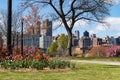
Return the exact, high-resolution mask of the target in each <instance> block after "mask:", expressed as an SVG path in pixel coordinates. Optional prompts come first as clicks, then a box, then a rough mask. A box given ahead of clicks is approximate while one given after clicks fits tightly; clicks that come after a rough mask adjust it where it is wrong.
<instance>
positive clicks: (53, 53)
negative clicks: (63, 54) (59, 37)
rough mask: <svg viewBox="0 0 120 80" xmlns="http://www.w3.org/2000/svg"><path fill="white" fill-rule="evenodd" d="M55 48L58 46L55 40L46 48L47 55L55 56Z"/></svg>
mask: <svg viewBox="0 0 120 80" xmlns="http://www.w3.org/2000/svg"><path fill="white" fill-rule="evenodd" d="M57 48H58V44H57V42H52V44H51V45H50V47H49V48H48V53H49V55H50V56H55V54H56V53H57Z"/></svg>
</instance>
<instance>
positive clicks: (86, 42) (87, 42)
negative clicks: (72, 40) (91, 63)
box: [79, 31, 92, 53]
mask: <svg viewBox="0 0 120 80" xmlns="http://www.w3.org/2000/svg"><path fill="white" fill-rule="evenodd" d="M91 46H92V41H91V38H90V37H89V32H87V31H85V32H84V33H83V37H82V38H80V40H79V48H80V49H81V50H83V53H85V52H86V51H88V50H89V49H90V48H91Z"/></svg>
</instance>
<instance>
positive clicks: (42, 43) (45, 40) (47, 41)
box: [39, 36, 52, 51]
mask: <svg viewBox="0 0 120 80" xmlns="http://www.w3.org/2000/svg"><path fill="white" fill-rule="evenodd" d="M51 43H52V37H51V36H42V37H40V38H39V47H40V48H42V49H43V50H44V51H46V50H47V48H48V47H49V46H50V45H51Z"/></svg>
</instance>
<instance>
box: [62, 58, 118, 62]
mask: <svg viewBox="0 0 120 80" xmlns="http://www.w3.org/2000/svg"><path fill="white" fill-rule="evenodd" d="M61 59H67V60H71V59H73V60H96V61H113V62H120V57H108V58H106V57H61Z"/></svg>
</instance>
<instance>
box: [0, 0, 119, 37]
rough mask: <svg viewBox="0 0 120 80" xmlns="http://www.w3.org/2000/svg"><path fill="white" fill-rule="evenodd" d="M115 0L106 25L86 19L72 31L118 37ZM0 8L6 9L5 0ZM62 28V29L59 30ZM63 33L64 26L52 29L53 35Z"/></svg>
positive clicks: (116, 2) (16, 0)
mask: <svg viewBox="0 0 120 80" xmlns="http://www.w3.org/2000/svg"><path fill="white" fill-rule="evenodd" d="M113 1H115V4H114V6H112V7H111V8H110V16H107V17H106V18H105V21H106V22H108V23H107V26H106V27H105V26H103V25H101V24H99V23H94V22H92V23H89V22H87V21H79V22H77V23H76V24H75V27H74V28H73V33H74V32H75V30H79V31H80V36H82V33H83V32H84V31H85V30H87V31H88V32H90V34H92V33H94V34H96V35H97V37H105V36H107V35H108V36H114V37H118V36H120V29H119V25H120V11H119V10H118V9H120V0H113ZM19 2H20V0H13V10H15V9H16V8H17V6H18V5H19V4H18V3H19ZM1 10H7V0H1V1H0V11H1ZM57 24H59V22H57V21H56V22H53V27H55V26H56V25H57ZM61 30H62V31H61ZM61 33H65V34H66V31H65V29H64V28H62V27H60V28H58V29H57V30H54V31H53V36H56V35H58V34H61Z"/></svg>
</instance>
